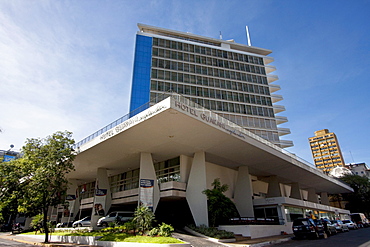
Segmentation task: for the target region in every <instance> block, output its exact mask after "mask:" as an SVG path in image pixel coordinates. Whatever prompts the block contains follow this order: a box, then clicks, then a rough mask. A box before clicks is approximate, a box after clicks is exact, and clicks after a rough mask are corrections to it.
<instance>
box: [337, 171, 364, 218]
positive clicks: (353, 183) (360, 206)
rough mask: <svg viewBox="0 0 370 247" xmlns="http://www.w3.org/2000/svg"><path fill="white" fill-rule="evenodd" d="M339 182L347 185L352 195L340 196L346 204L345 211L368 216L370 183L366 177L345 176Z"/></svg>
mask: <svg viewBox="0 0 370 247" xmlns="http://www.w3.org/2000/svg"><path fill="white" fill-rule="evenodd" d="M341 180H342V181H343V182H345V183H347V184H348V185H349V186H350V187H351V188H352V189H353V191H354V192H353V193H346V194H342V197H343V199H344V200H345V201H348V203H347V204H346V209H348V210H350V211H351V212H352V213H365V214H366V215H368V216H369V215H370V181H369V179H368V178H367V177H363V176H359V175H345V176H343V177H342V178H341Z"/></svg>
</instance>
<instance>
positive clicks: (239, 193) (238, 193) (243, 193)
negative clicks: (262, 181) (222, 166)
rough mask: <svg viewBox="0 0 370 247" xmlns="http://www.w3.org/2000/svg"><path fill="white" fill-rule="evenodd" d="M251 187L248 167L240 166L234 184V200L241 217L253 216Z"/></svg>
mask: <svg viewBox="0 0 370 247" xmlns="http://www.w3.org/2000/svg"><path fill="white" fill-rule="evenodd" d="M252 196H253V187H252V181H251V176H250V174H249V169H248V167H247V166H240V167H239V169H238V176H237V180H236V185H235V192H234V201H235V206H236V208H237V209H238V212H239V214H240V216H241V217H254V211H253V200H252Z"/></svg>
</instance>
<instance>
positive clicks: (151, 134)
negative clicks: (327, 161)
mask: <svg viewBox="0 0 370 247" xmlns="http://www.w3.org/2000/svg"><path fill="white" fill-rule="evenodd" d="M139 28H140V31H139V33H138V34H137V40H136V48H135V49H136V50H135V63H134V73H133V74H134V75H133V85H132V95H131V106H130V107H131V110H132V111H131V112H130V113H128V114H127V115H126V116H124V117H122V118H120V119H118V120H116V121H114V122H112V123H111V124H109V125H107V126H105V127H104V128H102V129H100V130H98V131H97V132H95V133H93V134H92V135H90V136H89V137H87V138H85V139H83V140H81V141H80V142H78V143H77V144H76V147H75V148H76V150H77V152H78V154H77V156H76V158H75V160H74V165H75V168H76V169H75V171H73V172H70V173H68V180H69V182H70V184H71V186H70V188H69V190H68V192H67V194H68V196H67V198H68V203H66V206H65V207H64V208H59V209H57V210H55V211H53V212H52V214H51V219H53V220H56V221H58V222H59V221H62V222H68V221H70V220H71V219H78V218H81V217H83V216H91V218H92V221H91V222H92V223H91V224H92V226H93V227H95V226H96V222H97V220H98V219H99V218H100V217H101V216H100V215H99V214H98V213H96V208H98V207H99V209H103V210H104V211H105V213H109V212H112V211H133V210H134V209H135V208H136V207H137V205H138V204H139V203H143V204H145V205H148V206H149V207H151V208H152V209H153V211H154V212H155V215H156V219H157V220H158V222H161V221H164V222H166V223H169V224H173V225H175V226H184V225H186V224H191V223H192V224H196V225H198V226H199V225H203V224H204V225H208V210H207V197H206V195H205V194H204V193H202V192H203V191H204V190H206V189H211V188H212V186H211V184H212V182H213V181H214V180H215V179H217V178H219V179H220V182H221V183H222V184H227V185H228V186H229V190H228V191H226V192H225V195H226V196H227V197H229V198H230V199H231V200H232V201H233V202H234V203H235V205H236V208H237V210H238V213H239V215H240V218H237V219H233V220H231V221H230V222H228V224H225V225H222V226H220V228H221V229H225V230H229V231H233V232H234V233H237V234H242V235H243V236H246V237H251V238H258V237H264V236H270V235H279V234H280V233H281V231H285V232H287V233H292V221H293V220H294V219H295V218H297V217H305V215H306V214H307V213H308V212H313V213H314V214H315V215H316V216H317V217H327V218H341V219H344V218H346V217H347V216H348V214H349V211H348V210H345V209H339V208H335V207H332V206H330V204H329V199H328V195H329V194H338V193H348V192H352V191H353V190H352V189H351V188H350V187H349V186H348V185H346V184H344V183H342V182H340V181H339V180H337V179H334V178H331V177H329V176H326V175H325V174H323V173H322V172H321V171H320V170H318V169H316V168H314V167H313V166H312V165H311V164H308V163H307V162H306V161H304V160H302V159H300V158H299V157H297V156H296V155H293V154H291V153H289V152H287V151H286V150H284V149H283V147H286V146H287V144H288V142H286V141H282V140H280V139H279V135H280V134H281V131H282V130H281V129H279V128H277V127H276V124H278V123H280V122H284V121H286V118H284V117H277V116H275V113H277V112H278V111H279V109H280V110H282V109H283V107H280V106H276V105H272V103H273V102H275V101H276V100H278V99H281V97H280V96H272V95H271V94H270V92H273V91H275V90H278V89H279V87H278V86H273V85H272V84H270V83H271V82H272V81H273V80H275V79H277V78H276V76H271V75H267V73H266V71H269V70H273V67H271V66H268V65H266V64H268V63H269V62H271V61H272V58H270V57H266V56H267V55H268V54H269V53H270V52H271V51H269V50H264V49H261V48H255V47H251V46H246V45H241V44H237V43H235V42H232V41H223V40H218V39H210V38H205V37H201V36H197V35H193V34H188V33H181V32H176V31H170V30H166V29H161V28H155V27H149V26H146V25H142V24H139ZM176 92H178V93H176ZM288 146H289V145H288ZM63 210H64V211H63ZM61 212H68V214H62V213H61ZM257 223H259V224H257ZM263 223H266V224H263Z"/></svg>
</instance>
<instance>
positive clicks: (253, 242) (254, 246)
mask: <svg viewBox="0 0 370 247" xmlns="http://www.w3.org/2000/svg"><path fill="white" fill-rule="evenodd" d="M293 236H294V235H293V234H288V235H277V236H271V237H265V238H255V239H245V240H239V241H238V240H237V241H236V242H234V243H228V244H227V245H228V246H230V247H244V246H249V247H262V246H269V245H274V244H278V243H282V242H286V241H290V240H291V239H292V238H293Z"/></svg>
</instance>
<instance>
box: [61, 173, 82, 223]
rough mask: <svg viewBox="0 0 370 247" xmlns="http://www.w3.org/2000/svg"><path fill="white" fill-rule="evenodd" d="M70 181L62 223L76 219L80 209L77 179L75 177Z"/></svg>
mask: <svg viewBox="0 0 370 247" xmlns="http://www.w3.org/2000/svg"><path fill="white" fill-rule="evenodd" d="M68 182H69V187H68V189H67V196H66V200H65V203H64V206H63V214H62V220H61V222H62V223H64V222H70V221H74V220H75V217H76V215H77V213H78V211H79V210H80V203H79V198H78V197H79V194H78V191H77V190H78V185H77V181H76V180H75V179H73V180H69V181H68Z"/></svg>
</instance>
